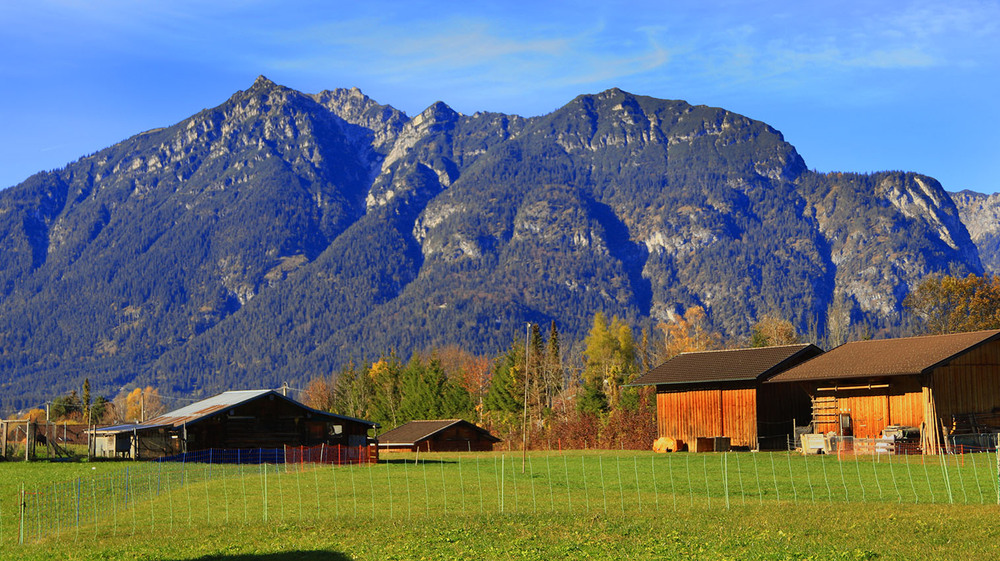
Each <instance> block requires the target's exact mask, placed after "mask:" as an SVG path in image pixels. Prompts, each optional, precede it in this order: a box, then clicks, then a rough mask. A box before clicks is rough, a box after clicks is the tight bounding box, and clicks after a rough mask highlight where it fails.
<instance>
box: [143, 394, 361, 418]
mask: <svg viewBox="0 0 1000 561" xmlns="http://www.w3.org/2000/svg"><path fill="white" fill-rule="evenodd" d="M268 394H272V395H274V396H277V397H278V398H280V399H284V400H286V401H290V402H292V403H294V404H295V405H297V406H299V407H301V408H303V409H306V410H307V411H310V412H312V413H313V414H315V415H318V416H321V417H327V418H333V419H339V420H347V421H354V422H357V423H362V424H366V425H369V426H372V427H377V426H378V424H377V423H373V422H371V421H366V420H364V419H355V418H354V417H347V416H344V415H336V414H333V413H327V412H326V411H319V410H318V409H313V408H311V407H308V406H306V405H303V404H302V403H299V402H298V401H295V400H294V399H291V398H289V397H286V396H283V395H281V394H280V393H278V392H276V391H274V390H233V391H228V392H222V393H220V394H219V395H215V396H212V397H210V398H208V399H203V400H201V401H199V402H196V403H192V404H190V405H186V406H184V407H181V408H180V409H176V410H174V411H171V412H169V413H164V414H163V415H160V416H159V417H156V418H155V419H150V420H149V421H146V424H149V425H155V424H159V425H170V426H174V427H179V426H181V425H183V424H185V423H188V424H190V423H194V422H197V421H199V420H201V419H205V418H207V417H210V416H212V415H214V414H216V413H218V412H220V411H225V410H226V409H229V408H231V407H235V406H238V405H242V404H244V403H247V402H249V401H254V400H256V399H260V398H262V397H264V396H266V395H268Z"/></svg>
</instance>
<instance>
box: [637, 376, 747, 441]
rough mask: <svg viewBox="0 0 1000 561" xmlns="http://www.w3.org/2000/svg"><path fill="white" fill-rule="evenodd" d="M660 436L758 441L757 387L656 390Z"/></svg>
mask: <svg viewBox="0 0 1000 561" xmlns="http://www.w3.org/2000/svg"><path fill="white" fill-rule="evenodd" d="M656 407H657V425H658V428H659V434H660V436H666V437H669V438H676V439H679V440H682V441H684V442H685V443H687V444H690V445H693V443H694V442H695V439H696V438H697V437H699V436H728V437H729V438H730V443H731V444H732V445H733V446H747V447H756V445H757V390H756V389H755V388H754V387H746V386H744V387H722V386H702V387H699V388H696V389H687V390H660V391H658V392H657V394H656Z"/></svg>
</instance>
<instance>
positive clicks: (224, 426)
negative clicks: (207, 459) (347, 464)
mask: <svg viewBox="0 0 1000 561" xmlns="http://www.w3.org/2000/svg"><path fill="white" fill-rule="evenodd" d="M377 427H378V424H376V423H373V422H371V421H365V420H362V419H355V418H353V417H345V416H343V415H335V414H333V413H327V412H325V411H319V410H316V409H312V408H311V407H307V406H306V405H303V404H302V403H299V402H298V401H295V400H294V399H291V398H289V397H286V396H285V395H283V394H281V393H279V392H277V391H274V390H244V391H228V392H223V393H221V394H219V395H216V396H213V397H210V398H208V399H204V400H201V401H198V402H196V403H192V404H190V405H187V406H184V407H181V408H180V409H177V410H175V411H171V412H169V413H164V414H163V415H160V416H159V417H156V418H154V419H150V420H148V421H146V422H144V423H142V424H137V425H134V424H133V425H118V426H114V427H102V428H99V429H97V430H96V431H94V438H95V442H96V447H95V454H96V455H97V456H106V457H127V458H133V459H150V458H157V457H162V456H169V455H173V454H179V453H182V452H195V451H199V450H240V449H244V450H246V449H264V448H271V449H277V448H284V447H285V446H289V447H299V446H307V447H309V446H320V445H323V444H325V445H328V446H337V445H340V446H347V447H364V446H367V445H368V443H369V437H368V432H369V430H372V429H375V428H377Z"/></svg>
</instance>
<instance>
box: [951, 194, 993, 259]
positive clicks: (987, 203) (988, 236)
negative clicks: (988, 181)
mask: <svg viewBox="0 0 1000 561" xmlns="http://www.w3.org/2000/svg"><path fill="white" fill-rule="evenodd" d="M951 197H952V199H953V200H954V201H955V206H957V207H958V211H959V215H960V217H961V219H962V222H963V223H964V224H965V227H966V228H967V229H968V230H969V235H970V236H971V237H972V241H973V243H975V244H976V247H977V248H978V250H979V257H980V259H982V261H983V267H984V268H985V269H986V271H987V272H989V273H990V274H993V275H997V274H1000V194H997V193H994V194H992V195H985V194H983V193H975V192H973V191H960V192H958V193H952V195H951Z"/></svg>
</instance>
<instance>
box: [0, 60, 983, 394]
mask: <svg viewBox="0 0 1000 561" xmlns="http://www.w3.org/2000/svg"><path fill="white" fill-rule="evenodd" d="M0 260H2V265H3V266H2V267H0V348H2V349H3V350H4V351H3V353H2V354H0V367H3V368H5V370H6V371H8V372H10V373H11V374H10V376H9V378H8V379H6V380H4V381H3V385H2V387H0V396H2V397H0V399H2V400H3V401H2V402H0V407H18V406H21V405H23V404H24V403H28V402H30V401H31V400H33V399H35V400H37V399H38V398H39V397H41V395H40V394H39V393H38V391H37V389H34V388H33V383H32V381H37V380H46V381H47V382H46V383H48V384H49V385H50V387H51V388H52V389H53V390H55V391H64V390H65V389H68V388H72V387H76V386H78V385H79V383H80V382H82V378H83V377H89V378H90V379H91V382H92V384H93V385H95V387H96V388H97V391H99V392H105V393H107V392H110V393H114V392H115V391H117V388H120V387H123V386H127V385H129V384H132V383H155V384H157V385H159V386H160V387H162V388H164V390H165V391H176V392H193V393H199V392H201V393H204V392H211V391H215V390H219V389H226V388H229V387H237V386H240V387H242V386H245V385H247V384H250V385H274V384H276V383H277V382H279V381H286V380H291V381H301V380H305V379H308V378H309V377H311V376H315V375H319V374H326V373H329V372H330V371H332V370H335V369H336V368H337V367H338V365H339V364H342V363H344V362H345V361H347V360H349V359H351V358H354V359H363V358H365V357H367V358H375V357H377V355H378V354H380V353H382V352H387V351H389V350H392V349H394V350H396V351H397V352H400V353H402V354H404V355H405V354H407V353H409V352H411V351H413V350H419V349H423V348H427V347H429V346H432V345H441V344H445V343H457V344H461V345H464V346H466V347H468V348H470V349H471V350H474V351H477V352H486V353H492V352H495V351H497V350H499V349H500V348H503V347H504V346H506V345H507V344H508V343H509V340H510V338H511V336H512V334H514V333H517V331H516V330H514V329H513V328H511V326H516V325H521V326H523V324H524V321H528V320H530V321H536V322H548V321H552V320H555V321H557V323H558V324H559V325H560V329H561V330H563V331H564V333H565V334H566V335H567V337H568V338H569V339H568V340H577V341H578V340H580V339H581V338H582V335H583V334H584V333H585V332H586V329H587V328H588V327H589V320H590V317H591V316H592V315H593V313H594V312H596V311H604V312H606V313H608V314H616V315H619V316H621V317H625V318H627V319H628V320H629V321H630V322H632V323H634V324H647V325H649V324H655V323H657V322H661V321H669V320H670V319H671V318H672V317H675V316H676V315H677V314H679V313H682V312H683V311H684V310H685V309H686V308H689V307H691V306H695V305H700V306H703V307H705V308H706V309H707V310H708V311H709V315H710V318H711V321H712V325H713V326H714V327H715V328H717V329H720V330H722V331H724V332H725V333H727V334H728V335H731V336H741V335H745V334H746V333H747V332H748V330H749V328H750V326H751V325H752V323H753V322H754V321H755V319H756V318H759V317H762V316H764V315H767V314H777V315H781V316H783V317H788V318H789V319H791V320H792V321H793V323H795V325H796V326H797V327H798V328H799V329H800V330H801V331H802V332H805V333H810V334H811V335H812V336H814V337H823V338H825V339H827V340H830V341H835V340H837V338H846V337H849V336H850V333H851V330H852V329H853V330H857V329H861V328H864V329H870V330H873V331H875V332H879V333H895V332H901V331H905V329H907V327H906V319H905V317H904V315H903V313H902V308H901V302H902V298H903V297H904V296H905V293H906V292H907V290H908V288H909V286H911V285H912V284H913V283H914V282H916V281H918V280H919V278H920V277H921V276H923V275H924V274H927V273H928V272H933V271H944V272H981V271H982V270H983V264H982V263H981V262H980V259H979V250H978V249H977V248H976V246H975V245H974V244H973V243H972V240H971V239H970V237H969V233H968V231H967V230H966V228H965V227H964V225H963V224H962V222H961V221H960V220H959V214H958V210H957V209H956V207H955V205H954V203H953V202H952V199H951V198H950V197H949V196H948V194H947V193H945V191H944V190H943V189H942V188H941V186H940V184H938V183H937V182H936V181H934V180H933V179H931V178H928V177H925V176H921V175H919V174H913V173H906V172H881V173H877V174H869V175H862V174H819V173H816V172H812V171H810V170H808V168H807V167H806V164H805V161H804V159H803V158H802V157H801V156H800V155H799V154H798V152H797V151H796V150H795V148H794V147H793V146H791V145H790V144H788V143H787V142H786V141H785V139H784V137H783V136H782V135H781V133H780V132H779V131H777V130H775V129H774V128H773V127H771V126H769V125H767V124H766V123H762V122H760V121H755V120H753V119H750V118H748V117H745V116H742V115H738V114H735V113H731V112H729V111H726V110H724V109H721V108H712V107H708V106H703V105H690V104H688V103H686V102H683V101H676V100H674V101H671V100H659V99H655V98H651V97H647V96H636V95H633V94H630V93H628V92H624V91H622V90H619V89H611V90H607V91H605V92H600V93H598V94H589V95H581V96H578V97H576V98H574V99H573V100H571V101H570V102H569V103H567V104H566V105H565V106H563V107H561V108H559V109H557V110H556V111H554V112H552V113H550V114H548V115H543V116H536V117H520V116H516V115H504V114H501V113H488V112H479V113H475V114H473V115H463V114H460V113H458V112H456V111H454V110H453V109H451V108H450V107H448V106H447V105H446V104H444V103H443V102H436V103H434V104H432V105H430V106H429V107H427V108H426V109H425V110H424V111H422V112H420V113H419V114H417V115H415V116H413V117H408V116H407V115H406V114H405V113H403V112H401V111H399V110H397V109H395V108H393V107H392V106H390V105H382V104H379V103H378V102H376V101H374V100H372V99H370V98H368V96H366V95H365V94H364V93H362V92H361V91H360V90H358V89H356V88H352V89H335V90H327V91H323V92H320V93H317V94H304V93H301V92H297V91H295V90H292V89H290V88H286V87H284V86H280V85H278V84H275V83H273V82H271V81H270V80H267V79H266V78H264V77H263V76H261V77H258V79H257V80H256V81H255V82H254V84H253V85H252V86H251V87H250V88H249V89H247V90H243V91H239V92H236V93H235V94H233V96H231V97H230V98H229V99H228V100H226V101H225V102H223V103H222V104H220V105H219V106H217V107H215V108H211V109H206V110H204V111H201V112H199V113H197V114H195V115H193V116H191V117H189V118H187V119H184V120H182V121H181V122H179V123H177V124H175V125H171V126H169V127H163V128H160V129H153V130H152V131H147V132H144V133H140V134H138V135H135V136H133V137H131V138H129V139H126V140H125V141H123V142H121V143H118V144H116V145H114V146H111V147H108V148H106V149H104V150H101V151H98V152H96V153H95V154H92V155H90V156H86V157H84V158H81V159H80V160H77V161H76V162H73V163H71V164H69V165H67V166H66V167H65V168H63V169H61V170H55V171H53V172H43V173H40V174H36V175H35V176H32V178H29V179H28V180H27V181H25V182H23V183H22V184H20V185H17V186H15V187H13V188H11V189H8V190H6V191H4V192H2V193H0ZM68 294H72V295H73V298H72V299H70V298H67V297H66V295H68ZM251 382H253V383H251Z"/></svg>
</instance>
